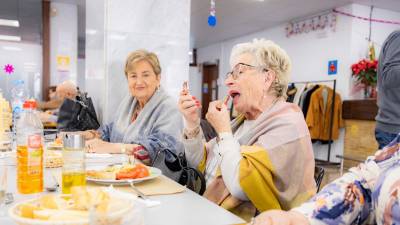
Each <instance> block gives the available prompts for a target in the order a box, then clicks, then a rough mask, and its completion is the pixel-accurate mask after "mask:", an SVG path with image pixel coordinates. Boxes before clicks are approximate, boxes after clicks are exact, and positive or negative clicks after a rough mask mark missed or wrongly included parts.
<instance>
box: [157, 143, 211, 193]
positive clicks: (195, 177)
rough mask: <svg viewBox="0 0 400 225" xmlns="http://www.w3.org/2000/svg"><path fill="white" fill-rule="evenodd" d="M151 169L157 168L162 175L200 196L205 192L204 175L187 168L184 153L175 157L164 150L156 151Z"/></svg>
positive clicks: (169, 151) (167, 150) (170, 152)
mask: <svg viewBox="0 0 400 225" xmlns="http://www.w3.org/2000/svg"><path fill="white" fill-rule="evenodd" d="M152 166H153V167H156V168H159V169H160V170H161V171H162V173H163V175H165V176H167V177H169V178H170V179H172V180H174V181H176V182H178V183H180V184H181V185H184V186H186V187H187V188H189V189H190V190H192V191H194V192H196V193H198V194H200V195H202V194H203V193H204V191H205V190H206V180H205V178H204V175H203V174H202V173H201V172H200V171H198V170H197V169H195V168H192V167H189V166H188V165H187V162H186V157H185V154H184V153H180V154H179V155H176V154H175V153H174V152H172V151H171V150H169V149H167V148H165V149H160V150H158V152H157V154H156V156H155V158H154V160H153V163H152Z"/></svg>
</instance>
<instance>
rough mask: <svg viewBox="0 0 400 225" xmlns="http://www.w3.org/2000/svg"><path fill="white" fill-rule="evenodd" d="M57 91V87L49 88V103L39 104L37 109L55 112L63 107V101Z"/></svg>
mask: <svg viewBox="0 0 400 225" xmlns="http://www.w3.org/2000/svg"><path fill="white" fill-rule="evenodd" d="M56 89H57V86H50V87H49V89H48V90H49V92H48V97H49V101H46V102H38V104H37V108H38V109H39V110H43V111H46V110H55V109H58V108H59V107H60V106H61V104H62V102H63V99H62V98H60V97H59V96H58V95H57V91H56Z"/></svg>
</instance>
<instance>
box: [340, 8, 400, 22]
mask: <svg viewBox="0 0 400 225" xmlns="http://www.w3.org/2000/svg"><path fill="white" fill-rule="evenodd" d="M333 12H335V13H337V14H341V15H344V16H349V17H353V18H357V19H360V20H365V21H372V22H376V23H387V24H394V25H400V21H393V20H382V19H372V18H367V17H362V16H356V15H353V14H351V13H346V12H342V11H339V10H337V9H334V10H333Z"/></svg>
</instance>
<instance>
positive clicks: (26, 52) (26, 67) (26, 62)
mask: <svg viewBox="0 0 400 225" xmlns="http://www.w3.org/2000/svg"><path fill="white" fill-rule="evenodd" d="M6 64H11V65H13V66H14V73H12V74H8V73H6V72H5V71H4V66H5V65H6ZM15 80H24V81H25V86H26V90H27V91H28V95H29V97H34V98H37V99H40V98H41V90H42V89H41V87H42V46H41V45H39V44H26V43H19V42H5V41H0V89H1V90H2V92H3V96H5V97H6V99H8V100H10V98H11V93H10V91H11V88H12V87H13V82H14V81H15Z"/></svg>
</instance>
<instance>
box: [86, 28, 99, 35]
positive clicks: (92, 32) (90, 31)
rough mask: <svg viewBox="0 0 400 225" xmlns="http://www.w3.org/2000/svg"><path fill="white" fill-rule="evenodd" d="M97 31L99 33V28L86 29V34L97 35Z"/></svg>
mask: <svg viewBox="0 0 400 225" xmlns="http://www.w3.org/2000/svg"><path fill="white" fill-rule="evenodd" d="M96 33H97V30H94V29H86V34H89V35H95V34H96Z"/></svg>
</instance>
